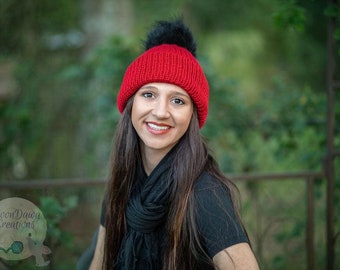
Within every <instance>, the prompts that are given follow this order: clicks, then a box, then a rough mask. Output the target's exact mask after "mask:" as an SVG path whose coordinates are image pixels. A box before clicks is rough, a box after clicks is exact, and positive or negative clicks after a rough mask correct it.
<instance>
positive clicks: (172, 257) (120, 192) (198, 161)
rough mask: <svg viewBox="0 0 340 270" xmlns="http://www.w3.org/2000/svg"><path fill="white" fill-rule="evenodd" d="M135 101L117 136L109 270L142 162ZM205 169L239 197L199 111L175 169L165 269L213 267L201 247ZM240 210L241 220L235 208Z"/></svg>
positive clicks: (109, 222)
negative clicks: (200, 183)
mask: <svg viewBox="0 0 340 270" xmlns="http://www.w3.org/2000/svg"><path fill="white" fill-rule="evenodd" d="M132 102H133V98H131V99H130V100H129V101H128V103H127V106H126V108H125V110H124V112H123V114H122V117H121V119H120V121H119V123H118V126H117V129H116V134H115V138H114V148H113V151H112V157H111V159H112V161H111V166H112V168H111V176H110V181H109V184H108V189H107V198H106V219H105V220H106V223H105V227H106V237H105V246H104V264H103V268H104V269H105V270H111V269H114V266H113V263H114V261H115V259H116V256H117V254H118V251H119V248H120V245H121V242H122V239H123V237H124V235H125V233H126V220H125V209H126V205H127V201H128V198H129V196H130V194H131V190H132V187H133V184H134V183H133V181H134V176H135V173H136V170H137V164H138V162H140V160H141V153H140V147H139V138H138V136H137V133H136V132H135V130H134V128H133V126H132V123H131V117H130V116H131V110H132ZM204 170H207V171H208V172H209V173H211V174H212V175H214V176H215V177H216V179H218V180H219V181H221V182H222V183H223V184H225V186H226V187H227V188H228V190H229V191H230V193H231V194H232V196H233V190H234V189H235V186H234V185H233V184H232V182H231V181H229V180H228V179H227V178H226V177H225V176H224V175H223V173H222V172H221V171H220V169H219V167H218V165H217V163H216V161H215V160H214V159H213V158H212V156H211V155H210V154H209V150H208V147H207V144H206V142H205V140H204V139H203V137H202V135H201V134H200V130H199V125H198V118H197V112H196V110H194V114H193V117H192V119H191V122H190V125H189V127H188V130H187V131H186V133H185V134H184V135H183V137H182V138H181V139H180V141H179V142H178V145H177V147H176V154H175V157H174V159H173V161H172V165H171V172H172V175H173V181H174V183H173V188H172V190H171V195H170V209H169V214H168V222H167V225H166V232H167V235H165V240H166V245H165V250H164V254H163V270H174V269H176V270H181V269H183V270H184V269H195V268H196V266H197V262H198V261H199V260H200V261H205V263H206V264H208V265H211V266H212V265H213V262H212V260H211V258H209V256H208V255H207V254H206V253H205V252H204V248H203V247H202V245H201V241H200V237H199V233H198V229H197V227H196V222H195V212H194V203H195V202H194V196H193V193H194V192H193V188H194V184H195V182H196V180H197V179H198V177H199V176H200V174H201V173H202V172H203V171H204ZM233 201H234V199H233ZM234 208H235V212H236V215H237V216H239V215H238V211H237V207H236V206H235V205H234ZM240 222H241V221H240ZM241 224H242V223H241Z"/></svg>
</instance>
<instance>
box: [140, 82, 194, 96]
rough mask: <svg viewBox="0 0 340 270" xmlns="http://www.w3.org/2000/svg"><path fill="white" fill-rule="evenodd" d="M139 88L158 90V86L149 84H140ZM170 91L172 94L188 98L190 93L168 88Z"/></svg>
mask: <svg viewBox="0 0 340 270" xmlns="http://www.w3.org/2000/svg"><path fill="white" fill-rule="evenodd" d="M141 89H145V90H159V89H158V87H155V86H151V85H146V86H142V87H141V88H140V90H141ZM170 92H171V94H172V95H176V96H182V97H187V98H190V95H189V94H187V93H186V92H185V93H182V92H179V91H176V90H170Z"/></svg>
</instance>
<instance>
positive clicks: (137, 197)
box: [115, 149, 174, 270]
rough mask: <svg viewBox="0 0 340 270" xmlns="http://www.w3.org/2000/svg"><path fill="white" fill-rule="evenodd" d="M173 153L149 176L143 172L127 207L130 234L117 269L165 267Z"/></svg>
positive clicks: (121, 250) (141, 269)
mask: <svg viewBox="0 0 340 270" xmlns="http://www.w3.org/2000/svg"><path fill="white" fill-rule="evenodd" d="M173 150H174V149H172V150H171V151H170V152H169V153H168V154H167V155H166V156H165V157H164V158H163V159H162V160H161V162H160V163H159V164H158V165H157V166H156V168H155V169H154V170H153V171H152V173H151V174H150V176H149V177H146V176H145V173H144V176H145V177H146V179H145V181H144V183H142V185H141V187H140V189H139V190H138V191H137V192H134V193H133V195H132V196H131V198H130V199H129V202H128V205H127V208H126V220H127V224H128V232H127V234H126V235H125V236H124V238H123V241H122V244H121V248H120V250H119V254H118V257H117V260H116V262H115V269H120V270H156V269H161V268H162V245H163V242H164V238H165V235H164V224H165V222H166V218H167V214H168V205H169V196H170V192H171V187H172V182H173V181H172V178H171V176H170V172H169V168H170V165H171V161H172V157H173V155H174V154H173V153H174V151H173ZM137 177H140V175H139V176H137Z"/></svg>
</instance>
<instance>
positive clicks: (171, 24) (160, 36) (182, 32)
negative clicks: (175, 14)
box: [144, 20, 196, 57]
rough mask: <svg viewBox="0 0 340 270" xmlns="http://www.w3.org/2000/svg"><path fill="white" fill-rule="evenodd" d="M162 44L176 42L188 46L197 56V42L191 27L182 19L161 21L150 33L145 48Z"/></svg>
mask: <svg viewBox="0 0 340 270" xmlns="http://www.w3.org/2000/svg"><path fill="white" fill-rule="evenodd" d="M161 44H176V45H178V46H181V47H184V48H186V49H187V50H188V51H189V52H191V54H192V55H193V56H195V57H196V42H195V40H194V37H193V35H192V33H191V31H190V29H189V28H188V27H187V26H186V25H185V24H184V23H183V21H182V20H175V21H159V22H157V23H156V24H155V26H154V27H153V28H152V29H151V31H150V32H149V33H148V35H147V38H146V41H145V42H144V47H145V50H148V49H150V48H152V47H155V46H158V45H161Z"/></svg>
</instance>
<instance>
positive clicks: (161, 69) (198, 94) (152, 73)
mask: <svg viewBox="0 0 340 270" xmlns="http://www.w3.org/2000/svg"><path fill="white" fill-rule="evenodd" d="M152 82H164V83H172V84H175V85H177V86H180V87H181V88H183V89H184V90H185V91H186V92H187V93H188V94H189V95H190V97H191V98H192V100H193V102H194V103H195V104H196V106H197V110H198V119H199V126H200V128H201V127H202V126H203V125H204V123H205V121H206V118H207V114H208V102H209V85H208V81H207V79H206V77H205V75H204V72H203V70H202V67H201V65H200V64H199V62H198V61H197V59H196V58H195V57H194V56H193V55H192V54H191V53H190V52H189V51H188V50H186V49H185V48H183V47H180V46H177V45H173V44H162V45H159V46H156V47H153V48H151V49H149V50H147V51H146V52H144V53H143V54H142V55H140V56H139V57H138V58H137V59H135V60H134V61H133V62H132V63H131V64H130V66H129V67H128V68H127V70H126V72H125V75H124V78H123V82H122V85H121V88H120V91H119V93H118V98H117V106H118V110H119V111H120V112H121V113H122V112H123V110H124V108H125V106H126V103H127V101H128V99H129V98H130V97H131V96H133V95H134V94H135V93H136V92H137V91H138V89H139V88H141V87H142V86H143V85H145V84H148V83H152Z"/></svg>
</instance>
